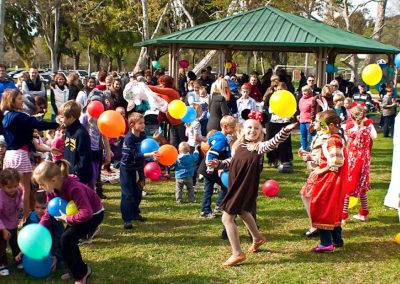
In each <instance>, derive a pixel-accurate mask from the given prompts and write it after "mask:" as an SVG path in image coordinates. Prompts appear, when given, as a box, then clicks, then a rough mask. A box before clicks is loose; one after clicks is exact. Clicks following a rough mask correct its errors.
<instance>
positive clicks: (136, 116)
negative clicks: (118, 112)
mask: <svg viewBox="0 0 400 284" xmlns="http://www.w3.org/2000/svg"><path fill="white" fill-rule="evenodd" d="M142 118H144V116H143V114H141V113H138V112H132V113H131V114H130V115H129V117H128V124H129V126H131V124H132V126H133V125H135V124H136V123H138V122H139V121H140V120H141V119H142Z"/></svg>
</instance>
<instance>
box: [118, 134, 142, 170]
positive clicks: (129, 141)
mask: <svg viewBox="0 0 400 284" xmlns="http://www.w3.org/2000/svg"><path fill="white" fill-rule="evenodd" d="M144 139H146V134H145V133H144V132H142V133H140V135H139V137H137V136H135V135H134V134H133V133H132V131H129V132H128V133H127V134H126V136H125V140H124V144H123V145H122V157H121V166H124V167H125V168H126V169H128V170H143V169H144V156H143V154H142V153H141V152H140V143H142V141H143V140H144Z"/></svg>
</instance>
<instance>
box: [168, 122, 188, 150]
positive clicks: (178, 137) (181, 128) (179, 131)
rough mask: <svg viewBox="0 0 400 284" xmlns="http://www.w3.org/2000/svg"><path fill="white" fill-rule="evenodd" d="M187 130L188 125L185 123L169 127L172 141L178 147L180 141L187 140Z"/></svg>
mask: <svg viewBox="0 0 400 284" xmlns="http://www.w3.org/2000/svg"><path fill="white" fill-rule="evenodd" d="M185 130H186V127H185V125H184V124H183V123H181V124H178V125H170V128H169V135H170V137H169V138H170V143H171V145H172V146H174V147H175V148H176V149H178V146H179V143H181V142H184V141H186V140H187V138H186V134H185Z"/></svg>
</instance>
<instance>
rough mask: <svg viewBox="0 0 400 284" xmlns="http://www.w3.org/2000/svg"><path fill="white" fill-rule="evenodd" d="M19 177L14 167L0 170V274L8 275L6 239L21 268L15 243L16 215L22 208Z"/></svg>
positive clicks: (18, 250)
mask: <svg viewBox="0 0 400 284" xmlns="http://www.w3.org/2000/svg"><path fill="white" fill-rule="evenodd" d="M20 180H21V177H20V175H19V173H18V171H17V170H16V169H12V168H6V169H4V170H2V171H0V186H1V189H0V276H8V275H9V274H10V271H9V269H8V261H7V253H6V249H7V241H8V243H9V245H10V247H11V251H12V254H13V256H14V258H15V261H16V263H15V264H16V265H17V267H18V268H22V266H21V264H20V260H18V261H17V256H18V255H19V253H20V249H19V247H18V244H17V231H18V215H19V212H20V210H21V209H22V193H23V190H22V188H21V187H20V186H19V183H20Z"/></svg>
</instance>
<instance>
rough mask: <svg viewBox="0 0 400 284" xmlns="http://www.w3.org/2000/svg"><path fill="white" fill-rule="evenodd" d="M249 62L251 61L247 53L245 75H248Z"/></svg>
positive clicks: (249, 53)
mask: <svg viewBox="0 0 400 284" xmlns="http://www.w3.org/2000/svg"><path fill="white" fill-rule="evenodd" d="M250 61H251V52H250V51H247V54H246V74H247V75H249V74H250Z"/></svg>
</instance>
